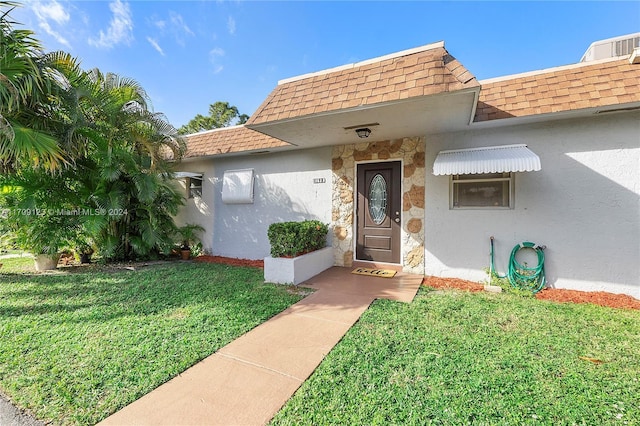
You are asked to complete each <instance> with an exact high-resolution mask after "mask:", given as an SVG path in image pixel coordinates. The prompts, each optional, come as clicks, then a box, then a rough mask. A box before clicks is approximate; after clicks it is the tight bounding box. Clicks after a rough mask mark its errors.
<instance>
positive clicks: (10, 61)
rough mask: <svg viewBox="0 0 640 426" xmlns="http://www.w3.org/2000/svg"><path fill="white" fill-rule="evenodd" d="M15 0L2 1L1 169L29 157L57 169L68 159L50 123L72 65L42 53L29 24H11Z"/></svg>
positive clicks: (61, 56)
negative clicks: (65, 72)
mask: <svg viewBox="0 0 640 426" xmlns="http://www.w3.org/2000/svg"><path fill="white" fill-rule="evenodd" d="M16 6H17V4H16V3H13V2H7V1H0V9H2V8H8V10H7V11H5V12H3V13H2V14H0V169H1V170H2V171H5V172H6V171H7V170H15V169H16V168H17V167H18V166H19V164H24V163H27V164H28V163H31V164H36V165H42V166H44V167H45V168H47V169H49V170H55V169H57V168H59V167H60V166H61V165H62V164H64V163H65V162H66V158H65V155H64V152H63V150H62V149H61V147H60V145H59V143H58V142H59V141H58V138H57V137H56V135H55V134H54V129H52V128H51V126H52V125H53V124H55V122H56V117H55V115H56V111H57V110H56V108H55V107H54V106H53V105H52V103H55V102H56V99H58V94H59V91H60V89H61V84H63V83H64V79H62V78H60V77H61V76H62V73H61V71H62V70H64V69H66V68H68V67H74V66H76V64H75V60H74V59H73V58H71V56H69V55H67V54H62V53H52V54H44V53H43V52H42V46H41V44H40V42H39V41H38V40H37V39H35V38H34V34H33V32H31V31H29V30H18V29H15V28H14V25H15V24H16V23H15V22H13V21H11V19H10V17H9V13H10V12H11V11H12V10H13V9H14V8H15V7H16Z"/></svg>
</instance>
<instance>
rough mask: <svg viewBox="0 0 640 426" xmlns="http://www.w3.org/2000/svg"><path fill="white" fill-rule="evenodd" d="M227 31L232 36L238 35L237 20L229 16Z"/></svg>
mask: <svg viewBox="0 0 640 426" xmlns="http://www.w3.org/2000/svg"><path fill="white" fill-rule="evenodd" d="M227 29H228V30H229V34H231V35H234V34H235V33H236V20H235V19H233V17H232V16H229V19H227Z"/></svg>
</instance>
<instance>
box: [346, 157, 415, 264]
mask: <svg viewBox="0 0 640 426" xmlns="http://www.w3.org/2000/svg"><path fill="white" fill-rule="evenodd" d="M381 163H400V185H399V191H400V262H399V263H390V265H400V266H404V262H403V255H402V254H403V253H404V244H403V242H402V241H403V240H404V238H402V237H403V235H404V234H405V231H404V226H403V225H404V211H403V210H402V205H403V197H404V160H403V159H402V158H388V159H386V160H363V161H354V165H353V176H354V178H353V221H352V223H351V226H352V228H351V229H353V238H352V239H353V244H352V248H351V250H352V252H353V259H352V261H354V262H364V263H371V264H374V263H383V262H375V261H371V260H359V259H358V255H357V245H358V217H357V214H358V166H359V165H362V164H381Z"/></svg>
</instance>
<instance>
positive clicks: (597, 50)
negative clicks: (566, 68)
mask: <svg viewBox="0 0 640 426" xmlns="http://www.w3.org/2000/svg"><path fill="white" fill-rule="evenodd" d="M636 47H640V33H635V34H628V35H624V36H620V37H614V38H608V39H606V40H600V41H594V42H593V43H591V45H590V46H589V48H588V49H587V51H586V52H585V54H584V55H582V59H580V62H589V61H597V60H599V59H607V58H615V57H618V56H629V55H630V54H631V53H632V52H633V49H635V48H636Z"/></svg>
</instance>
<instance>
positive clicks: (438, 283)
mask: <svg viewBox="0 0 640 426" xmlns="http://www.w3.org/2000/svg"><path fill="white" fill-rule="evenodd" d="M422 285H426V286H429V287H433V288H456V289H458V290H467V291H470V292H476V291H484V286H483V285H482V284H478V283H474V282H472V281H467V280H461V279H460V278H440V277H432V276H426V277H424V279H423V280H422Z"/></svg>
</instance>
